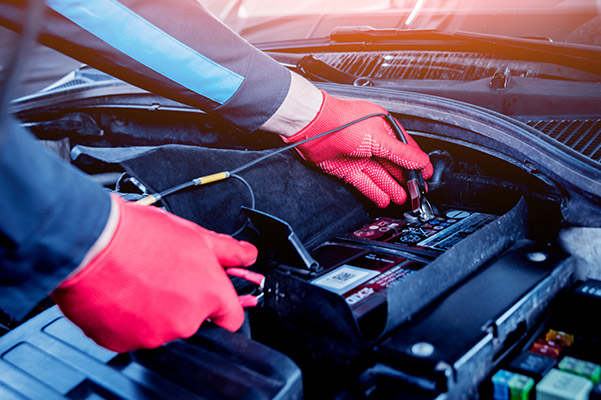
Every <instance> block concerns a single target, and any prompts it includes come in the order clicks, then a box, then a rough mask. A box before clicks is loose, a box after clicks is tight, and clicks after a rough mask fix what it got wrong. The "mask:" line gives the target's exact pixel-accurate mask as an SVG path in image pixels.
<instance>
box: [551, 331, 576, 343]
mask: <svg viewBox="0 0 601 400" xmlns="http://www.w3.org/2000/svg"><path fill="white" fill-rule="evenodd" d="M545 340H546V341H547V342H555V343H557V344H558V345H560V346H562V347H570V346H571V345H572V343H574V335H570V334H568V333H565V332H561V331H556V330H553V329H549V332H547V334H546V335H545Z"/></svg>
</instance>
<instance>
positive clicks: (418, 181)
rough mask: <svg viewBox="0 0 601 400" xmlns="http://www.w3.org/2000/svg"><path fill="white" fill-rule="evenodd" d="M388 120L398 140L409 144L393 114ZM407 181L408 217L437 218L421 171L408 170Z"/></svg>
mask: <svg viewBox="0 0 601 400" xmlns="http://www.w3.org/2000/svg"><path fill="white" fill-rule="evenodd" d="M386 120H387V121H388V123H389V124H390V127H391V128H392V130H393V131H394V133H395V135H396V137H397V139H399V140H400V141H401V142H403V143H405V144H407V143H408V142H407V138H406V137H405V135H404V133H403V130H402V129H401V127H400V126H399V123H398V122H397V121H396V119H394V117H393V116H392V115H391V114H387V115H386ZM404 174H405V179H406V181H407V183H406V184H407V191H408V193H409V199H410V201H411V213H410V214H411V215H408V216H407V217H409V218H411V219H413V218H417V219H418V220H419V221H420V222H426V221H429V220H431V219H432V218H434V217H435V214H434V210H433V208H432V205H430V202H429V201H428V199H426V192H427V188H426V183H425V182H424V177H423V176H422V173H421V171H417V170H414V169H407V170H405V171H404Z"/></svg>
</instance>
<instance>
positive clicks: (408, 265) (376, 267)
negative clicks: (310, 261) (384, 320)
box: [312, 252, 425, 309]
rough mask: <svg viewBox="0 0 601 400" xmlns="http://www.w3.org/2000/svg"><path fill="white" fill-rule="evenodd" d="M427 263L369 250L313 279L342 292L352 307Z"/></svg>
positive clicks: (317, 282) (336, 291) (323, 286)
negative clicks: (369, 251)
mask: <svg viewBox="0 0 601 400" xmlns="http://www.w3.org/2000/svg"><path fill="white" fill-rule="evenodd" d="M424 265H425V263H423V262H421V261H415V260H411V259H408V258H405V257H401V256H393V255H386V254H378V253H373V252H371V253H367V254H364V255H362V256H360V257H358V258H356V259H354V260H351V261H348V262H347V263H346V264H344V265H342V266H340V267H338V268H336V269H334V270H333V271H330V272H328V273H326V274H325V275H322V276H320V277H318V278H316V279H314V280H313V281H312V283H313V284H314V285H317V286H320V287H322V288H324V289H327V290H329V291H331V292H334V293H337V294H339V295H341V296H342V297H343V298H344V299H345V300H346V302H347V304H349V306H351V309H354V308H356V307H358V306H359V305H362V304H364V302H365V301H366V300H367V299H369V298H371V297H372V296H374V295H375V294H378V293H382V292H384V291H385V290H386V289H387V288H389V287H392V286H394V285H396V284H398V283H399V282H400V281H401V280H403V279H404V278H406V277H407V276H409V275H411V274H413V273H414V272H415V271H417V270H419V269H421V268H422V267H423V266H424Z"/></svg>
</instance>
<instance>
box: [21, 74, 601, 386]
mask: <svg viewBox="0 0 601 400" xmlns="http://www.w3.org/2000/svg"><path fill="white" fill-rule="evenodd" d="M331 89H332V90H333V91H336V90H338V91H339V94H341V95H345V94H347V95H349V93H350V92H348V91H345V89H342V88H339V87H334V86H332V87H331ZM365 90H367V91H365ZM353 93H354V94H358V93H363V94H364V95H365V96H367V98H369V99H371V100H374V99H375V100H376V101H377V102H379V103H380V104H382V105H383V106H385V107H386V108H387V109H389V110H391V112H393V113H394V114H395V116H396V117H397V118H398V119H399V120H400V121H401V123H402V124H403V126H405V127H406V128H407V129H408V131H409V132H410V133H411V134H412V136H413V137H414V138H415V139H416V140H417V141H418V143H419V144H420V146H421V147H422V148H423V149H424V150H425V151H426V152H428V153H429V154H430V155H431V158H432V162H433V164H434V166H435V174H434V177H433V179H432V180H430V182H429V186H430V190H429V192H428V194H427V197H428V199H429V200H430V202H431V203H432V204H433V205H435V206H436V207H437V208H438V210H439V211H440V214H439V215H440V218H441V219H440V220H437V223H438V226H439V227H441V226H443V225H442V224H448V226H444V227H443V229H442V230H441V231H446V232H450V231H451V230H452V229H453V225H454V224H457V226H460V221H461V220H462V219H463V218H458V216H461V215H466V216H476V217H478V218H482V221H481V223H476V224H474V225H471V224H467V225H465V226H463V225H462V226H463V227H462V228H461V229H459V230H458V231H459V232H460V233H461V235H456V236H454V235H453V234H449V235H447V236H444V235H443V237H444V238H450V239H449V242H448V243H449V244H448V245H447V246H445V247H443V248H441V249H435V251H430V250H432V249H429V250H427V251H424V249H423V246H421V247H422V248H421V249H417V251H416V249H415V248H411V246H407V245H406V243H403V242H402V241H400V240H397V241H396V242H395V241H394V240H392V239H394V238H397V239H398V238H400V237H401V236H402V235H403V232H402V230H399V231H395V234H394V235H391V237H386V240H388V241H380V242H378V241H374V240H365V236H364V235H361V234H359V235H356V234H355V233H357V232H369V231H370V227H372V226H378V227H379V228H378V229H380V228H381V227H382V225H380V223H381V222H383V221H384V222H386V224H387V225H386V227H387V228H391V224H399V225H401V226H404V227H405V228H406V227H407V226H405V225H403V221H404V213H405V212H406V211H408V208H407V206H406V205H405V206H390V207H388V208H387V209H378V208H376V207H375V206H373V205H371V204H369V203H368V202H367V201H366V200H365V199H363V198H362V197H361V195H360V194H359V193H357V192H356V191H355V190H354V189H353V188H352V187H350V186H347V185H345V184H343V183H341V182H340V181H337V180H334V179H333V178H330V177H328V176H325V175H323V174H322V173H320V172H319V171H317V170H316V169H314V168H312V167H311V166H309V165H308V164H306V163H305V162H304V161H303V160H302V159H301V158H300V157H299V156H298V155H296V154H295V153H294V152H292V151H290V152H287V153H281V154H278V155H276V156H274V157H272V158H269V159H268V160H266V161H265V162H263V163H259V164H257V165H255V166H254V167H253V168H251V169H249V170H247V171H245V172H244V174H243V177H244V179H245V180H246V181H247V183H248V185H249V186H250V188H251V189H250V191H249V188H248V187H247V186H246V185H245V184H243V183H241V182H239V181H236V180H228V181H224V182H220V183H215V184H212V185H209V186H205V187H202V188H200V189H198V190H189V191H184V192H181V193H177V194H174V195H172V196H168V197H166V198H164V199H163V200H162V202H161V203H160V204H159V206H160V207H164V208H165V209H167V210H168V211H171V212H173V213H175V214H177V215H179V216H182V217H184V218H187V219H190V220H192V221H194V222H196V223H198V224H200V225H202V226H204V227H206V228H209V229H212V230H216V231H218V232H222V233H233V232H235V231H237V230H239V228H241V227H244V226H245V224H246V220H247V214H245V213H244V212H243V211H242V210H241V209H242V207H251V208H254V209H256V210H258V211H260V212H263V213H267V214H269V215H272V216H275V217H276V218H277V219H279V220H282V221H284V222H285V223H286V224H287V225H288V227H289V228H290V229H291V231H293V232H294V233H295V234H296V236H297V238H298V241H299V242H300V243H301V245H302V247H303V248H305V249H306V251H307V253H309V254H310V255H311V257H313V259H315V260H317V262H318V264H319V265H320V266H322V269H321V270H319V271H311V270H310V268H309V269H307V268H306V266H303V265H302V263H299V261H298V260H299V257H297V256H296V253H295V252H296V251H298V249H296V248H293V247H294V246H293V247H290V246H289V245H288V244H287V242H286V240H284V241H283V242H282V240H281V239H282V238H287V237H288V236H287V235H280V237H279V238H278V237H277V236H278V235H277V233H278V232H281V231H280V230H278V229H279V228H277V229H276V228H274V227H273V226H272V227H271V228H268V229H267V230H265V229H261V228H260V227H259V226H258V225H257V223H255V222H254V221H253V223H251V224H249V225H248V226H246V228H245V229H244V230H243V231H242V233H240V234H239V235H237V237H238V238H243V239H245V240H249V241H251V242H253V243H254V244H256V245H257V246H258V248H259V254H260V257H259V260H258V261H257V263H256V265H254V266H253V270H254V271H256V272H259V273H261V274H263V275H265V276H266V285H265V288H264V289H263V294H262V295H263V299H262V302H261V303H260V304H259V306H258V307H256V308H253V309H249V310H248V311H247V320H246V321H247V322H246V323H245V326H244V327H243V329H242V332H240V333H239V335H242V336H243V337H244V339H237V340H243V341H244V340H249V341H250V342H251V343H257V344H261V345H262V346H266V347H267V348H268V349H271V350H274V351H276V352H277V353H278V354H279V355H284V356H285V357H288V358H289V360H292V362H293V365H296V366H298V368H299V369H300V371H302V388H301V389H299V388H298V384H294V385H293V386H294V387H295V389H294V391H291V392H289V393H288V394H287V395H286V396H287V397H289V398H298V396H300V395H299V393H302V394H304V396H305V397H306V398H315V397H326V398H365V397H368V398H390V397H397V398H406V397H405V396H408V395H409V394H414V395H416V396H418V395H419V396H421V397H418V398H438V397H439V396H443V398H477V397H478V396H479V392H480V390H485V389H481V384H483V382H484V381H485V380H486V379H487V377H488V376H489V375H490V374H492V373H493V371H494V369H495V368H496V366H497V365H500V363H502V361H503V360H504V358H505V355H506V354H508V353H509V352H511V351H512V349H513V348H515V347H516V346H518V345H519V343H520V340H521V339H522V338H523V337H524V336H525V335H527V334H528V333H529V332H531V331H532V330H533V329H534V328H535V327H536V326H538V324H540V320H541V319H542V318H543V316H544V313H545V310H546V309H547V308H548V307H549V305H550V304H552V301H553V299H554V298H555V296H556V295H557V294H558V293H560V292H561V291H562V290H564V289H565V288H566V287H568V286H569V285H570V284H571V282H572V281H573V280H574V277H578V278H594V277H596V275H595V274H596V273H597V272H596V271H594V270H593V271H591V270H586V272H584V269H583V267H582V265H583V264H579V263H578V262H576V258H577V257H578V254H572V256H571V257H570V256H569V255H568V254H566V253H565V252H564V250H563V249H562V246H561V244H562V243H560V242H561V240H560V237H561V232H562V231H563V230H564V229H565V228H566V227H569V226H570V225H571V224H574V223H577V222H584V223H585V225H593V226H594V224H595V223H596V221H597V220H598V218H599V217H598V214H595V213H591V212H582V211H583V210H585V211H586V210H587V209H588V210H596V207H597V206H596V203H595V201H594V199H593V200H591V196H590V195H588V194H587V193H584V194H582V193H581V192H577V191H576V190H574V188H573V187H571V186H569V185H565V184H564V183H565V182H566V181H568V180H569V177H568V176H566V175H565V174H564V171H561V173H560V171H558V170H555V169H554V168H553V166H552V161H553V162H560V161H561V160H562V156H561V153H559V152H555V153H553V152H552V151H551V152H550V153H549V154H542V155H541V149H544V148H545V146H546V145H547V144H546V143H544V141H539V140H538V138H537V137H536V136H535V137H534V139H532V138H530V139H528V138H527V137H526V136H525V135H526V134H531V133H532V131H529V130H528V129H527V127H524V126H523V125H520V124H519V123H518V122H515V121H514V122H512V121H509V120H508V119H504V118H503V117H501V116H498V115H496V114H494V113H489V112H486V111H484V110H482V109H479V108H471V106H466V107H464V108H461V106H462V105H460V104H455V103H452V104H445V103H444V102H442V103H441V101H440V99H433V98H429V97H427V96H426V97H421V96H418V95H413V96H414V97H411V96H408V95H407V94H403V95H402V96H401V95H398V94H397V95H396V97H394V98H393V97H391V93H389V92H385V91H384V92H383V93H384V94H381V92H378V93H380V94H381V97H378V96H375V92H371V91H369V89H363V91H361V92H353ZM417 98H419V99H420V100H421V103H420V102H419V101H417V102H416V101H415V100H416V99H417ZM125 103H128V104H129V105H128V106H127V107H124V106H121V104H125ZM132 103H135V104H137V106H132ZM76 104H77V106H75V105H74V106H73V107H61V108H60V109H58V110H53V109H52V108H49V109H46V111H45V112H44V113H36V114H35V115H34V114H28V113H27V112H25V111H24V112H22V114H21V118H22V120H24V122H25V124H26V125H28V126H30V127H31V128H32V129H33V131H34V133H36V135H37V136H38V137H39V138H40V139H42V140H43V142H44V143H45V144H46V145H48V146H49V147H51V148H55V149H58V150H59V151H58V152H59V153H60V154H62V156H63V158H65V159H66V160H67V161H68V162H71V163H73V164H74V165H75V166H77V167H78V168H80V169H82V170H83V171H85V172H86V173H88V174H90V175H91V176H92V177H93V178H94V179H96V180H97V181H98V182H100V183H101V184H103V185H104V186H105V187H106V188H107V190H111V191H115V192H118V193H119V194H121V195H123V196H124V197H125V198H127V199H139V198H141V197H143V196H144V195H147V194H150V193H155V192H159V191H161V190H164V189H166V188H169V187H172V186H174V185H177V184H180V183H182V182H185V181H187V180H190V179H194V178H196V177H198V176H203V175H207V174H210V173H214V172H218V171H223V170H228V169H231V168H234V167H236V166H239V165H241V164H244V163H245V162H248V161H250V160H253V159H256V158H258V157H261V156H263V155H265V154H268V153H269V152H271V151H272V150H271V149H273V148H278V147H281V146H282V143H281V142H280V141H279V139H278V138H277V137H275V136H274V135H271V134H268V133H264V132H256V133H254V134H252V135H246V136H244V135H241V134H240V133H239V132H236V131H234V130H233V129H232V128H230V127H227V126H225V125H223V124H221V123H220V122H219V121H216V120H213V119H211V118H210V116H208V115H206V114H204V113H201V112H198V111H192V110H190V109H186V108H181V107H178V106H177V105H174V104H171V103H169V102H168V101H166V100H164V99H161V98H156V97H153V96H151V95H148V94H144V95H143V96H141V97H139V96H138V95H124V96H122V97H119V96H117V97H112V98H110V100H108V98H103V97H101V98H93V99H90V100H86V101H83V102H82V101H81V100H78V101H77V102H76ZM457 105H459V106H460V107H459V108H456V109H454V108H453V107H454V106H457ZM488 117H490V119H486V118H488ZM520 135H521V136H520ZM517 139H525V140H524V141H522V142H519V141H518V140H517ZM551 147H552V145H551ZM533 149H534V150H536V151H537V152H535V154H534V155H533V154H531V153H530V152H529V151H531V150H533ZM553 155H555V156H557V159H553V158H554V157H553ZM572 167H573V165H567V168H568V169H569V168H572ZM576 167H577V166H576ZM576 167H574V168H576ZM583 179H584V178H583ZM577 183H578V182H572V184H573V185H576V184H577ZM590 189H591V191H594V190H595V188H594V187H593V188H590ZM578 196H580V197H582V199H583V200H582V202H578V203H576V205H575V204H574V203H575V199H579V197H578ZM251 198H254V200H253V199H251ZM253 205H254V207H253ZM583 205H584V206H585V208H583ZM586 207H588V208H586ZM449 211H450V212H451V213H454V214H447V212H449ZM465 218H467V217H465ZM451 220H452V221H451ZM399 225H397V226H394V227H392V228H393V229H396V228H397V227H398V226H399ZM435 225H436V224H434V223H433V221H431V222H430V223H429V226H428V227H427V228H424V227H423V226H419V227H415V226H410V228H411V229H414V230H418V229H421V232H422V233H424V234H425V231H424V229H426V230H427V231H428V232H429V234H430V235H428V234H425V237H423V236H420V237H419V238H418V239H417V240H419V241H420V243H422V244H423V242H427V241H428V240H429V239H428V237H431V236H435V235H437V233H436V231H437V229H435V228H434V226H435ZM265 231H267V234H266V233H265ZM270 231H273V232H275V233H276V234H275V235H269V232H270ZM285 232H287V231H285ZM405 233H407V232H405ZM274 236H275V238H274ZM438 237H440V236H438ZM454 237H455V238H456V239H457V240H455V239H454ZM392 242H395V243H392ZM391 243H392V244H391ZM595 243H596V242H595V239H594V238H593V239H591V243H590V246H589V249H590V247H591V246H593V247H594V246H595ZM563 244H564V246H563V247H564V248H565V247H566V246H565V243H563ZM567 247H569V246H567ZM537 254H539V255H540V254H543V259H542V260H540V261H537V260H536V259H531V258H532V257H537V256H536V255H537ZM300 258H301V259H302V257H300ZM370 263H371V264H370ZM366 271H368V272H366ZM353 272H354V273H355V274H353ZM358 274H359V275H358ZM361 274H363V275H361ZM360 275H361V277H360V278H356V277H357V276H360ZM378 277H379V278H383V277H386V278H385V279H384V280H382V281H379V282H377V279H378ZM328 279H329V281H328ZM349 280H350V281H351V283H353V285H351V286H352V287H351V286H348V287H347V286H346V285H342V283H343V282H347V281H349ZM232 281H233V283H234V286H235V287H236V289H237V290H238V291H239V293H240V294H248V293H255V290H256V287H255V286H254V285H252V284H249V283H248V282H246V281H244V280H242V279H239V278H233V279H232ZM384 281H386V284H383V282H384ZM324 282H325V283H324ZM327 282H329V288H328V287H327V286H328V283H327ZM332 282H334V283H333V284H334V285H336V284H338V285H341V286H337V287H334V290H332V288H333V286H332ZM376 283H377V284H378V285H380V286H379V289H378V290H374V287H375V286H374V284H376ZM370 284H372V286H369V285H370ZM361 285H362V286H361ZM508 288H511V290H508ZM370 290H372V291H373V292H370ZM349 299H350V300H349ZM475 300H477V301H475ZM474 304H476V305H477V306H478V307H479V308H477V309H476V310H474V309H472V308H471V307H474ZM449 309H454V310H456V312H455V313H454V314H453V315H452V316H449V313H448V312H446V311H445V310H447V311H448V310H449ZM468 328H469V329H468ZM201 331H202V329H201ZM440 331H443V332H444V334H442V336H441V333H440ZM408 338H412V339H411V340H410V339H408ZM194 340H196V339H194V338H193V339H192V341H194ZM444 343H446V344H448V343H452V344H453V345H452V346H449V348H447V349H446V350H444V348H445V346H446V345H443V344H444ZM428 344H429V345H430V346H433V347H434V349H438V350H436V351H432V352H431V353H429V354H427V355H425V356H424V354H426V353H428V352H429V350H428V349H429V347H428ZM178 346H179V345H178ZM211 346H213V345H211ZM414 346H417V347H414ZM412 349H413V350H412ZM451 350H452V351H451ZM170 351H171V350H169V348H166V349H162V350H160V352H167V353H169V352H170ZM181 351H182V352H183V353H185V352H186V351H190V352H192V353H193V352H194V351H192V350H185V349H182V350H181ZM160 352H159V353H157V354H161V353H160ZM420 352H421V353H420ZM420 354H421V355H420ZM148 357H150V359H152V360H154V357H155V355H148ZM228 357H230V355H228ZM232 357H233V359H234V360H235V359H236V355H235V354H234V355H233V356H232ZM276 358H277V357H276ZM278 360H279V359H278ZM130 361H131V362H138V361H136V360H129V361H128V362H130ZM154 362H155V361H152V362H150V363H151V364H152V363H154ZM280 362H283V361H274V363H275V364H274V365H272V366H271V367H273V368H276V367H277V365H278V363H280ZM111 363H112V364H111ZM114 363H115V362H113V361H110V362H109V364H108V365H109V366H110V367H111V368H113V367H114V365H113V364H114ZM166 363H167V365H169V364H168V362H166ZM125 364H126V365H130V364H127V363H125ZM115 365H119V363H117V364H115ZM136 365H137V364H136ZM145 365H146V364H145ZM162 365H163V366H164V365H165V363H163V364H162ZM271 367H270V368H271ZM132 368H133V367H132ZM292 375H294V374H292ZM169 379H171V378H169ZM178 379H179V378H178ZM268 379H269V378H268ZM295 379H297V378H295ZM284 386H286V385H284ZM78 390H80V391H81V390H83V389H78ZM86 390H88V389H86ZM90 390H92V389H90ZM94 390H95V389H94ZM94 390H92V392H93V393H96V392H95V391H94ZM299 390H300V392H299ZM78 393H79V392H78ZM286 396H283V397H286ZM268 397H269V396H268Z"/></svg>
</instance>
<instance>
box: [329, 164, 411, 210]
mask: <svg viewBox="0 0 601 400" xmlns="http://www.w3.org/2000/svg"><path fill="white" fill-rule="evenodd" d="M347 163H348V165H347V167H346V168H339V169H338V170H337V171H336V172H334V173H333V175H336V176H339V177H342V178H343V179H344V180H345V181H346V182H348V183H350V184H351V185H353V186H354V187H355V188H356V189H357V190H359V191H360V192H361V193H363V195H364V196H365V197H367V198H368V199H370V200H371V201H372V202H374V203H375V204H376V205H377V206H378V207H380V208H384V207H387V206H388V205H389V204H390V201H391V199H392V201H394V202H395V203H396V202H401V203H402V202H404V201H405V199H406V197H407V195H406V194H405V191H404V190H403V188H402V187H401V186H400V185H399V184H398V183H397V182H396V181H395V180H394V179H393V178H392V177H391V176H390V174H388V172H386V170H385V169H384V167H382V165H380V164H379V163H378V162H377V161H375V160H371V159H370V160H367V161H362V162H359V161H352V160H347ZM353 164H354V166H353ZM342 171H345V172H346V173H345V174H344V175H342V174H340V173H341V172H342Z"/></svg>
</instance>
